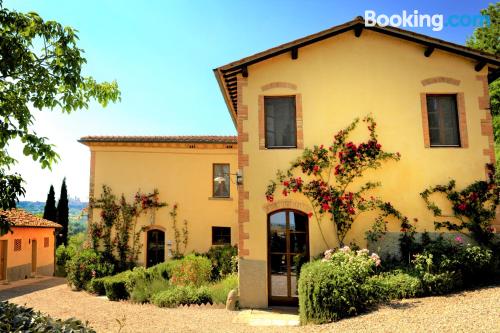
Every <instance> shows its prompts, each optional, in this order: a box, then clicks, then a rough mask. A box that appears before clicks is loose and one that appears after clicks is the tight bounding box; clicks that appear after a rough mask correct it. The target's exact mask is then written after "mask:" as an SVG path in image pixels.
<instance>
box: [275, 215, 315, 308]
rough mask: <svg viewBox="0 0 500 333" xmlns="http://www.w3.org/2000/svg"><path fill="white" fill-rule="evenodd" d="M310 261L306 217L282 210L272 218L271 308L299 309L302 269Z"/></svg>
mask: <svg viewBox="0 0 500 333" xmlns="http://www.w3.org/2000/svg"><path fill="white" fill-rule="evenodd" d="M307 261H309V226H308V217H307V215H306V214H304V213H302V212H299V211H295V210H281V211H278V212H274V213H271V214H270V215H269V216H268V286H269V290H268V292H269V304H271V305H273V304H276V305H280V304H281V305H297V304H298V292H297V282H298V279H299V275H300V268H301V267H302V265H303V264H304V263H306V262H307Z"/></svg>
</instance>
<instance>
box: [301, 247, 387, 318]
mask: <svg viewBox="0 0 500 333" xmlns="http://www.w3.org/2000/svg"><path fill="white" fill-rule="evenodd" d="M377 263H380V262H379V259H378V256H376V255H372V256H368V251H367V250H360V251H357V252H353V251H351V250H350V249H349V248H348V247H344V248H342V249H341V250H340V251H338V252H333V251H327V252H326V253H325V258H324V259H323V260H321V261H314V262H311V263H307V264H305V265H304V266H303V267H302V271H301V274H300V278H299V313H300V320H301V322H302V323H309V322H312V323H325V322H330V321H336V320H339V319H342V318H345V317H349V316H353V315H356V314H359V313H361V312H363V311H365V310H366V309H368V308H369V307H370V306H372V305H374V304H376V303H378V302H380V301H381V300H382V299H383V287H382V286H381V285H379V284H377V283H376V282H377V281H372V280H369V278H370V277H371V276H373V275H374V274H375V268H376V265H377ZM368 281H370V283H368Z"/></svg>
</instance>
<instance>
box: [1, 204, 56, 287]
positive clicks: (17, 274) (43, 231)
mask: <svg viewBox="0 0 500 333" xmlns="http://www.w3.org/2000/svg"><path fill="white" fill-rule="evenodd" d="M0 214H1V215H3V216H5V217H6V218H7V220H8V221H9V222H10V223H11V224H12V227H11V230H12V232H8V233H7V234H5V235H3V236H0V281H5V282H7V281H9V282H10V281H15V280H21V279H27V278H28V277H34V276H38V275H46V276H52V275H54V265H55V231H56V230H57V229H59V228H61V225H60V224H57V223H55V222H52V221H49V220H45V219H43V218H40V217H37V216H35V215H32V214H30V213H28V212H26V211H24V210H22V209H12V210H9V211H0Z"/></svg>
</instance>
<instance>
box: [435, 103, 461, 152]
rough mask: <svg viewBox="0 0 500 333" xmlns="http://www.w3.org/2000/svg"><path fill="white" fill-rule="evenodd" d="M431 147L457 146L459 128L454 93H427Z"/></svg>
mask: <svg viewBox="0 0 500 333" xmlns="http://www.w3.org/2000/svg"><path fill="white" fill-rule="evenodd" d="M427 117H428V120H429V138H430V146H431V147H459V146H460V129H459V122H458V111H457V96H456V95H427Z"/></svg>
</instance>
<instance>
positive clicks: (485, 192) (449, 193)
mask: <svg viewBox="0 0 500 333" xmlns="http://www.w3.org/2000/svg"><path fill="white" fill-rule="evenodd" d="M487 169H488V179H487V180H486V181H476V182H474V183H472V184H470V185H469V186H467V187H466V188H464V189H463V190H457V189H456V182H455V180H450V182H449V183H448V184H447V185H437V186H433V187H429V188H428V189H426V190H425V191H423V192H422V193H420V196H421V197H422V198H423V199H424V201H425V203H426V205H427V208H428V209H429V210H430V211H432V213H433V214H434V216H435V217H439V218H445V219H447V220H446V221H435V222H434V227H435V228H436V229H443V228H444V229H447V230H449V231H458V232H464V231H465V232H469V233H470V235H471V236H472V237H473V238H474V240H475V241H477V242H478V243H479V244H481V245H491V241H492V239H493V235H494V232H495V229H494V228H493V226H492V225H491V222H492V221H493V219H494V218H495V216H496V207H497V205H498V200H499V198H498V195H499V189H498V185H497V183H496V182H495V169H494V167H493V165H491V164H488V165H487ZM433 194H441V195H444V196H445V197H446V199H448V201H449V202H450V203H451V207H452V212H451V214H444V213H443V211H442V209H441V208H440V207H439V206H438V205H437V204H436V203H435V202H434V201H432V200H431V198H430V197H431V195H433Z"/></svg>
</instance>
